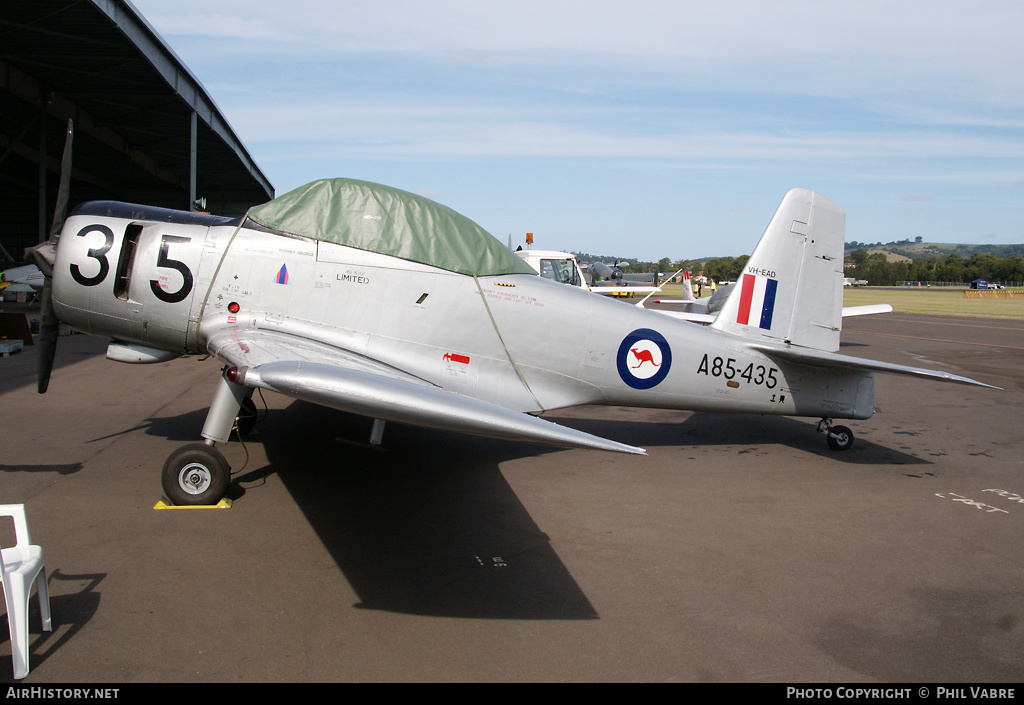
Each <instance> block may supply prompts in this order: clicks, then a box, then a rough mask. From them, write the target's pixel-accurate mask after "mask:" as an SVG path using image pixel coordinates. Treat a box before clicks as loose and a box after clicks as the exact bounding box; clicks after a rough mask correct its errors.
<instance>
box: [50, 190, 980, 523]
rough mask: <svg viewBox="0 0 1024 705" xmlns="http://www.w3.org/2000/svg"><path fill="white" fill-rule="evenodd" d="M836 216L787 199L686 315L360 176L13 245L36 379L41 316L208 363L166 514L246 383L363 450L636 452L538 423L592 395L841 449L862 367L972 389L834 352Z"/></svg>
mask: <svg viewBox="0 0 1024 705" xmlns="http://www.w3.org/2000/svg"><path fill="white" fill-rule="evenodd" d="M844 218H845V216H844V214H843V212H842V211H841V210H840V209H839V208H837V207H836V206H835V205H834V204H832V203H831V202H830V201H828V200H827V199H825V198H824V197H822V196H820V195H818V194H816V193H814V192H812V191H808V190H806V189H794V190H793V191H790V192H789V193H788V194H787V195H786V197H785V198H784V199H783V201H782V204H781V205H780V207H779V210H778V212H777V213H776V215H775V217H774V218H773V219H772V221H771V223H770V224H769V226H768V229H767V230H766V232H765V235H764V236H763V237H762V239H761V241H760V243H759V244H758V246H757V248H756V250H755V251H754V254H753V256H752V257H751V258H750V260H749V262H748V264H747V267H746V270H745V276H749V277H750V286H749V287H748V286H746V285H744V286H742V287H739V286H738V287H736V288H735V289H734V290H733V292H732V293H731V294H730V295H729V296H728V297H727V298H726V299H725V302H724V304H723V306H722V308H721V310H720V311H719V313H718V314H717V316H716V317H715V319H714V321H713V322H712V323H711V324H710V325H707V326H702V325H695V324H693V323H690V322H687V321H679V320H675V319H673V318H671V317H669V316H665V315H662V314H661V313H659V312H655V311H647V310H644V309H643V308H642V307H637V306H631V305H627V304H626V303H624V302H621V301H616V300H614V299H610V298H607V297H601V296H593V295H592V294H590V293H588V292H587V291H584V290H581V289H579V288H575V287H571V286H564V285H563V284H560V283H557V282H554V281H551V280H549V279H546V278H544V277H541V276H537V274H536V272H535V271H534V270H533V269H532V268H531V267H529V266H528V265H527V264H526V263H525V262H524V261H523V260H522V259H520V258H519V257H517V256H516V255H515V254H514V253H512V252H510V251H509V250H508V248H507V247H506V246H504V245H502V244H501V243H499V242H498V241H497V240H495V239H494V238H493V237H492V236H491V235H489V234H488V233H487V232H485V231H484V230H482V229H481V228H480V227H479V226H478V225H476V224H475V223H473V222H472V221H470V220H468V219H466V218H464V217H463V216H461V215H459V214H458V213H455V212H454V211H451V210H450V209H447V208H445V207H444V206H441V205H439V204H437V203H435V202H433V201H430V200H428V199H425V198H422V197H420V196H416V195H413V194H410V193H406V192H403V191H399V190H397V189H392V188H388V187H386V186H381V185H378V184H371V183H367V182H361V181H354V180H346V179H330V180H321V181H316V182H313V183H311V184H309V185H307V186H305V187H302V188H300V189H296V190H295V191H292V192H290V193H287V194H284V195H283V196H280V197H278V198H277V199H275V200H273V201H271V202H269V203H267V204H264V205H262V206H258V207H256V208H253V209H251V210H250V211H249V212H248V214H247V215H246V216H245V217H242V218H237V219H229V218H222V217H217V216H212V215H206V214H198V213H189V212H179V211H170V210H165V209H159V208H150V207H146V206H142V205H135V204H122V203H114V202H102V203H86V204H83V205H81V206H79V207H78V208H77V209H76V210H75V211H74V212H73V213H72V214H71V215H70V216H69V217H68V218H67V220H66V222H64V223H63V228H62V231H61V232H60V233H59V234H58V233H56V231H55V234H54V235H53V237H51V239H50V240H49V241H48V242H47V243H44V244H43V245H40V246H38V247H37V248H35V249H34V250H33V251H32V256H33V258H34V259H35V261H36V262H37V264H39V266H40V269H41V270H42V271H43V272H44V274H46V275H47V277H48V278H47V283H46V286H45V287H44V290H43V309H44V310H43V314H42V318H43V331H44V335H43V339H42V340H41V343H43V345H42V348H43V352H42V354H41V355H40V362H41V368H40V383H39V390H40V392H43V391H45V390H46V388H47V385H48V380H49V372H50V367H51V366H52V362H53V348H52V345H53V344H54V343H55V340H56V336H55V333H54V332H53V331H54V330H55V326H56V322H57V320H58V319H59V320H60V321H62V322H64V323H66V324H67V325H69V326H71V327H74V328H77V329H79V330H82V331H85V332H88V333H92V334H94V335H99V336H105V337H109V338H110V339H111V343H110V345H109V347H108V352H107V356H108V357H109V358H110V359H112V360H117V361H121V362H131V363H149V362H160V361H165V360H168V359H172V358H174V357H176V356H179V355H183V354H186V353H193V354H195V353H209V354H212V355H214V356H216V357H217V358H219V359H220V360H222V361H223V362H224V363H225V369H224V372H223V374H222V376H221V377H220V380H219V382H218V386H217V389H216V391H215V392H214V397H213V402H212V404H211V406H210V410H209V412H208V415H207V419H206V423H205V425H204V427H203V430H202V434H201V435H202V437H203V438H204V439H205V441H204V442H203V443H195V444H189V445H187V446H185V447H183V448H181V449H179V450H178V451H176V452H174V453H173V454H172V455H171V456H170V457H169V458H168V459H167V461H166V463H165V464H164V469H163V473H162V484H163V489H164V492H165V493H166V495H167V497H168V499H170V500H171V501H172V502H174V503H176V504H211V503H215V502H216V501H217V500H218V499H220V498H221V497H222V496H223V495H224V493H225V491H226V489H227V486H228V481H229V478H230V469H229V468H228V465H227V461H226V460H225V459H224V457H223V455H222V454H221V453H220V452H219V451H218V450H217V449H216V447H215V444H216V443H220V442H224V441H226V440H228V438H229V435H230V433H231V432H232V429H233V428H234V427H235V425H236V419H237V418H238V417H239V412H240V409H242V408H243V407H245V406H246V405H251V401H250V400H249V399H248V398H249V396H250V395H251V394H252V392H253V390H255V389H267V390H270V391H276V392H278V393H281V394H285V395H288V396H291V397H294V398H298V399H303V400H306V401H311V402H315V403H317V404H322V405H324V406H328V407H333V408H336V409H341V410H345V411H349V412H353V413H357V414H362V415H365V416H369V417H371V418H373V419H375V422H374V424H373V431H372V432H371V439H370V440H371V443H380V442H381V441H382V435H383V430H384V424H385V422H386V421H395V422H401V423H410V424H417V425H421V426H426V427H431V428H438V429H448V430H455V431H459V432H464V433H471V434H477V435H483V436H491V437H497V438H509V439H519V440H525V441H533V442H541V443H549V444H553V445H560V446H575V447H582V448H593V449H600V450H609V451H617V452H625V453H643V452H644V451H643V449H641V448H637V447H633V446H630V445H628V444H624V443H620V442H617V441H614V440H609V439H605V438H600V437H597V436H594V435H591V434H588V433H584V432H581V431H578V430H575V429H572V428H567V427H564V426H560V425H557V424H553V423H550V422H548V421H545V420H543V419H541V418H538V416H539V415H540V414H542V413H543V412H545V411H547V410H552V409H558V408H564V407H569V406H576V405H587V404H608V405H620V406H649V407H659V408H672V409H688V410H706V411H735V412H748V413H757V414H780V415H791V416H811V417H819V418H820V419H821V422H820V423H819V430H820V431H822V432H823V433H825V434H826V435H827V438H828V441H829V444H830V445H831V446H832V447H833V448H836V449H845V448H848V447H849V446H850V444H851V443H852V441H853V434H852V432H851V431H850V430H849V429H848V428H846V427H842V426H834V425H833V421H832V420H833V419H834V418H851V419H865V418H868V417H870V416H871V415H872V414H873V413H874V405H873V400H874V373H875V372H877V371H882V372H894V373H901V374H909V375H916V376H920V377H926V378H930V379H935V380H942V381H949V382H958V383H963V384H975V385H981V386H990V385H984V384H982V383H980V382H976V381H975V380H972V379H968V378H966V377H962V376H959V375H956V374H952V373H948V372H942V371H934V370H927V369H922V368H915V367H907V366H903V365H895V364H891V363H885V362H877V361H873V360H865V359H861V358H853V357H848V356H845V355H839V354H837V353H836V350H838V347H839V334H840V327H841V323H842V312H841V302H842V249H843V230H844ZM55 220H56V221H61V220H63V218H62V217H57V218H55ZM47 351H49V352H47Z"/></svg>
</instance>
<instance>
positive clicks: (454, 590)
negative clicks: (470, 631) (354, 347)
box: [231, 402, 597, 620]
mask: <svg viewBox="0 0 1024 705" xmlns="http://www.w3.org/2000/svg"><path fill="white" fill-rule="evenodd" d="M369 431H370V420H369V419H366V418H363V417H359V416H354V415H350V414H345V413H342V412H337V411H333V410H330V409H324V408H321V407H318V406H313V405H311V404H307V403H304V402H295V403H293V404H291V405H290V406H289V407H288V409H287V412H286V413H272V414H271V416H270V418H269V419H268V422H267V423H264V424H261V426H260V428H259V435H258V436H257V438H258V439H259V442H260V443H261V444H262V445H263V447H264V449H265V452H266V454H267V459H268V465H269V467H267V468H257V469H254V470H251V471H249V472H245V471H243V473H242V474H241V475H240V476H236V477H235V478H233V481H232V490H231V496H232V498H238V497H240V496H241V495H242V494H244V493H245V491H247V490H252V491H255V490H256V488H258V486H259V484H260V483H261V482H262V479H263V477H265V476H266V475H267V474H269V473H271V472H272V473H276V474H277V475H278V476H279V477H280V479H281V480H282V482H283V483H284V485H285V487H286V488H287V489H288V491H289V493H290V494H291V495H292V497H293V498H294V499H295V502H296V504H297V506H298V507H299V508H300V509H301V510H302V511H303V512H304V514H305V516H306V518H307V519H308V520H309V522H310V525H311V526H312V527H313V529H314V530H315V531H316V532H317V534H318V536H319V537H320V539H321V541H322V542H323V544H324V546H325V547H326V548H327V550H328V551H329V552H330V553H331V555H332V557H333V558H334V560H335V562H336V563H337V565H338V567H339V568H340V569H341V570H342V572H343V573H344V574H345V577H346V579H347V580H348V581H349V583H350V585H351V586H352V588H353V589H354V590H355V591H356V593H357V594H358V596H359V599H360V602H359V603H358V604H357V606H358V607H360V608H363V609H375V610H386V611H393V612H401V613H409V614H418V615H430V616H444V617H462V618H487V619H559V620H569V619H572V620H576V619H596V618H597V614H596V612H595V610H594V608H593V606H592V605H591V604H590V602H589V601H588V600H587V598H586V597H585V596H584V594H583V591H582V590H581V589H580V587H579V586H578V585H577V584H576V582H575V581H574V580H573V578H572V577H571V576H570V575H569V571H568V570H567V569H566V567H565V565H564V564H563V563H562V561H561V560H560V559H559V558H558V556H557V555H556V554H555V552H554V550H553V549H552V547H551V545H550V542H549V539H548V537H547V536H546V535H545V534H544V533H543V532H542V531H541V530H540V529H539V528H538V526H537V525H536V524H535V523H534V521H533V520H532V518H531V517H530V515H529V514H528V513H527V511H526V509H525V508H524V507H523V505H522V504H521V502H520V501H519V499H518V498H517V497H516V495H515V493H514V492H513V491H512V489H511V488H510V487H509V485H508V483H507V482H506V480H505V478H504V477H503V476H502V473H501V471H500V469H499V464H500V463H501V462H502V461H504V460H507V459H510V458H517V457H523V455H524V454H537V453H545V452H552V451H554V452H558V451H557V450H555V449H550V448H546V447H539V446H535V445H529V444H523V443H512V442H503V441H495V440H492V439H483V438H476V437H472V436H466V435H460V434H454V433H443V432H437V431H430V430H426V429H421V428H417V427H412V426H405V425H401V424H389V425H388V428H387V430H386V431H385V447H384V448H372V447H369V446H367V445H365V444H364V442H363V439H366V438H368V436H369Z"/></svg>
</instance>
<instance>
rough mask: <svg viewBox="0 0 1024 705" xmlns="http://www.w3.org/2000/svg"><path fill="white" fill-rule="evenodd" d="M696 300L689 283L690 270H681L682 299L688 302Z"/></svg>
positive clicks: (691, 285)
mask: <svg viewBox="0 0 1024 705" xmlns="http://www.w3.org/2000/svg"><path fill="white" fill-rule="evenodd" d="M696 300H697V297H696V296H694V295H693V284H691V283H690V271H689V270H686V271H685V272H683V301H686V302H690V301H696Z"/></svg>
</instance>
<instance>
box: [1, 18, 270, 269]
mask: <svg viewBox="0 0 1024 705" xmlns="http://www.w3.org/2000/svg"><path fill="white" fill-rule="evenodd" d="M193 116H194V117H193ZM69 118H70V119H71V120H72V121H73V124H74V139H73V146H72V153H73V168H72V176H71V189H70V196H69V208H71V207H74V206H75V205H76V204H78V203H81V202H83V201H87V200H93V199H114V200H121V201H129V202H134V203H144V204H147V205H154V206H162V207H166V208H177V209H180V210H189V209H190V207H191V205H192V202H193V200H194V199H201V198H205V199H206V208H205V210H209V211H211V212H213V213H217V214H220V215H239V214H241V213H244V212H245V211H246V209H248V208H249V207H250V206H252V205H255V204H259V203H264V202H266V201H268V200H270V199H271V198H273V197H274V189H273V186H271V184H270V182H269V181H268V180H267V178H266V177H265V176H264V175H263V174H262V172H261V171H260V169H259V167H258V166H257V165H256V163H255V162H254V161H253V159H252V157H251V156H250V155H249V153H248V152H247V151H246V149H245V147H244V145H243V144H242V142H241V140H239V139H238V137H237V136H236V135H235V133H234V131H233V130H232V128H231V126H230V125H229V124H228V122H227V120H225V119H224V116H223V115H221V113H220V111H219V109H218V108H217V106H216V105H215V104H214V102H213V100H212V99H211V98H210V96H209V95H208V94H207V92H206V90H205V89H204V88H203V86H202V85H201V84H200V83H199V81H198V80H197V79H196V78H195V76H193V75H192V73H191V72H190V71H189V70H188V68H187V67H186V66H185V65H184V64H183V63H182V62H181V60H180V59H179V58H178V57H177V56H176V55H175V54H174V52H173V51H171V49H170V48H169V47H168V46H167V44H166V43H165V42H164V41H163V39H161V37H160V36H159V35H158V34H157V33H156V31H155V30H154V29H153V28H152V27H150V26H149V24H148V23H147V22H146V21H145V19H144V18H143V17H142V16H141V14H140V13H139V11H138V10H137V9H136V8H135V7H134V6H133V5H132V4H131V3H130V2H127V0H5V1H4V3H3V7H2V10H0V244H3V246H4V248H5V249H6V250H7V251H8V252H9V253H10V254H11V255H12V256H13V257H14V258H15V259H20V258H21V256H22V251H23V249H24V248H25V247H28V246H31V245H34V244H36V243H37V242H39V241H40V240H41V239H45V234H47V233H48V231H49V228H50V221H51V220H52V218H53V210H54V204H55V201H56V194H57V187H58V183H59V174H60V161H61V154H62V152H63V150H64V142H65V135H66V133H67V123H68V119H69ZM193 124H194V125H195V127H194V128H193ZM193 130H194V131H193ZM193 140H194V144H195V159H194V161H193V156H192V155H193ZM40 164H42V165H43V168H41V167H40ZM193 164H194V169H195V172H194V177H193ZM0 254H2V253H0Z"/></svg>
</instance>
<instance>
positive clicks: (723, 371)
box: [697, 354, 779, 389]
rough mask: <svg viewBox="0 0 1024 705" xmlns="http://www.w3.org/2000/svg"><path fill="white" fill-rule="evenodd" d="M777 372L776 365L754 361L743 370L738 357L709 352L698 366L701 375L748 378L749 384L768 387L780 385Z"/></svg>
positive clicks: (772, 387)
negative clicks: (737, 359) (771, 365)
mask: <svg viewBox="0 0 1024 705" xmlns="http://www.w3.org/2000/svg"><path fill="white" fill-rule="evenodd" d="M777 373H778V369H776V368H774V367H765V366H764V365H755V364H754V363H753V362H751V363H749V364H748V365H747V366H746V367H744V368H743V369H742V370H741V369H740V368H739V367H737V366H736V358H734V357H727V358H723V357H717V356H716V357H709V356H708V355H707V354H705V355H704V357H703V358H702V359H701V361H700V365H698V366H697V374H699V375H700V374H703V375H708V376H710V377H725V378H726V379H734V378H737V377H738V378H739V379H743V380H746V382H747V383H748V384H756V385H763V386H765V387H767V388H768V389H775V387H776V385H778V383H779V380H778V378H777V377H776V376H775V375H776V374H777Z"/></svg>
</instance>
